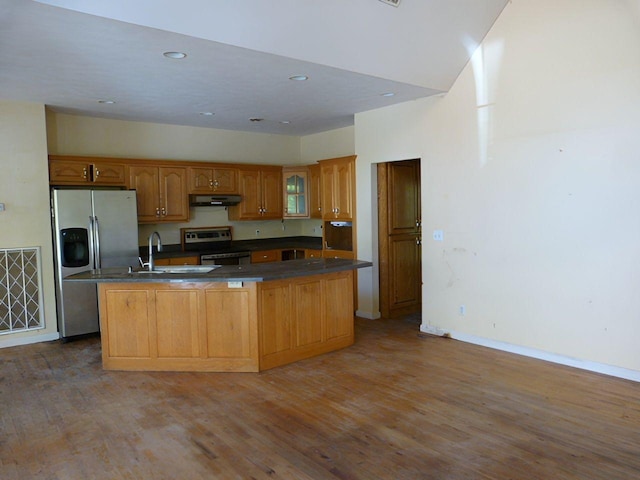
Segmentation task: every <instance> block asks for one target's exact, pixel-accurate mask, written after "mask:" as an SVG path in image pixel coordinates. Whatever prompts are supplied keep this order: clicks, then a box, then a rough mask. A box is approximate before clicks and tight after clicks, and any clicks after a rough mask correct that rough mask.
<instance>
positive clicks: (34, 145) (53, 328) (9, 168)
mask: <svg viewBox="0 0 640 480" xmlns="http://www.w3.org/2000/svg"><path fill="white" fill-rule="evenodd" d="M0 171H1V172H2V174H0V202H1V203H4V204H5V206H6V211H4V212H0V248H24V247H40V249H41V263H42V270H41V274H42V293H43V297H44V298H43V300H44V317H45V325H46V328H45V329H44V330H35V331H32V332H25V333H16V334H5V335H0V347H5V346H9V345H16V344H20V343H29V342H32V341H41V340H51V339H53V338H58V336H57V333H56V332H57V324H56V304H55V287H54V274H53V253H52V240H51V219H50V215H49V175H48V169H47V145H46V136H45V114H44V106H43V105H36V104H29V103H14V102H3V101H0Z"/></svg>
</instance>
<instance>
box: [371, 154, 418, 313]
mask: <svg viewBox="0 0 640 480" xmlns="http://www.w3.org/2000/svg"><path fill="white" fill-rule="evenodd" d="M420 215H421V209H420V161H419V160H408V161H401V162H389V163H383V164H379V165H378V228H379V231H378V244H379V252H378V254H379V262H380V270H379V274H380V277H379V282H380V311H381V313H382V316H383V317H386V318H393V317H399V316H402V315H406V314H410V313H415V312H419V311H420V309H421V305H422V265H421V251H422V246H421V243H422V238H421V234H420V231H421V218H420Z"/></svg>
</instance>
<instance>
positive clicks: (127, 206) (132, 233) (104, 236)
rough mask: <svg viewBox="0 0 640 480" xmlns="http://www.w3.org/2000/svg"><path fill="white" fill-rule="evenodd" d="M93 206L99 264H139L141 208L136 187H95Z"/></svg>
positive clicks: (122, 265) (117, 265)
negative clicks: (102, 188) (137, 201)
mask: <svg viewBox="0 0 640 480" xmlns="http://www.w3.org/2000/svg"><path fill="white" fill-rule="evenodd" d="M91 194H92V206H93V217H94V224H95V225H94V231H95V232H96V233H97V236H96V242H95V243H96V247H97V248H96V249H97V250H98V249H99V259H98V265H99V266H100V267H101V268H107V267H127V266H135V265H137V264H138V255H139V249H138V212H137V207H136V192H135V190H93V191H92V192H91Z"/></svg>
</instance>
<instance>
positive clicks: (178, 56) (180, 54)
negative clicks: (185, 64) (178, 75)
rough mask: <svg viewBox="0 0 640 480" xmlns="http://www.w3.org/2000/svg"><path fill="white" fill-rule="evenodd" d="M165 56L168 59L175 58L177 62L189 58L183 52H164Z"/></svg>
mask: <svg viewBox="0 0 640 480" xmlns="http://www.w3.org/2000/svg"><path fill="white" fill-rule="evenodd" d="M163 55H164V56H165V57H167V58H174V59H176V60H180V59H182V58H185V57H186V56H187V54H186V53H183V52H164V53H163Z"/></svg>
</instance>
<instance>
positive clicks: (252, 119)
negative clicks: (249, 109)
mask: <svg viewBox="0 0 640 480" xmlns="http://www.w3.org/2000/svg"><path fill="white" fill-rule="evenodd" d="M263 120H264V118H255V117H254V118H250V119H249V121H250V122H261V121H263Z"/></svg>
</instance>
